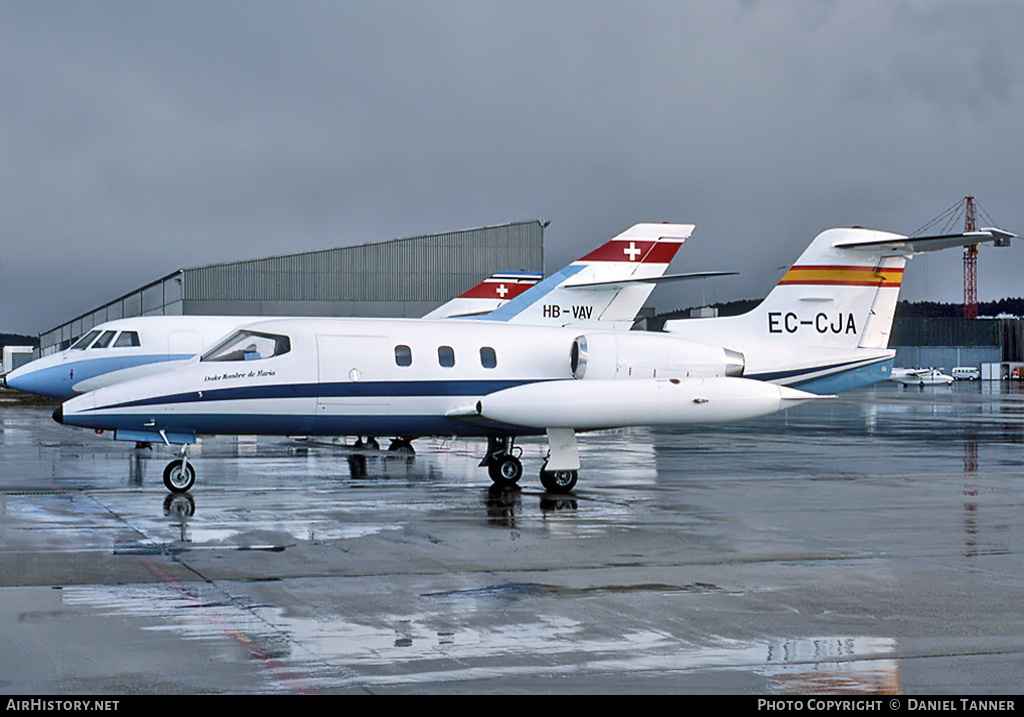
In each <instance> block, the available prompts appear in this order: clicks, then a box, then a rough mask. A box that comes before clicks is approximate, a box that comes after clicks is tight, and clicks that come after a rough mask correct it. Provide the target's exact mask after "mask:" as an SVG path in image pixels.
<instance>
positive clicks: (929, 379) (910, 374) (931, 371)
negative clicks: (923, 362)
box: [892, 368, 953, 386]
mask: <svg viewBox="0 0 1024 717" xmlns="http://www.w3.org/2000/svg"><path fill="white" fill-rule="evenodd" d="M892 380H893V381H895V382H896V383H902V384H903V385H905V386H926V385H927V386H934V385H939V384H941V385H945V386H948V385H950V384H951V383H953V377H952V376H950V375H948V374H945V373H942V371H940V370H939V369H937V368H906V369H900V370H899V372H898V373H897V370H896V369H893V373H892Z"/></svg>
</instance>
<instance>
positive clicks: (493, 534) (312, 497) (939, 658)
mask: <svg viewBox="0 0 1024 717" xmlns="http://www.w3.org/2000/svg"><path fill="white" fill-rule="evenodd" d="M0 420H2V431H0V461H2V462H0V636H2V637H0V645H2V649H0V692H2V693H5V694H82V693H88V694H108V695H109V694H139V693H187V694H197V693H321V694H332V693H374V694H406V693H417V694H423V693H428V694H450V693H506V694H518V693H525V694H534V693H620V694H621V693H634V694H638V693H691V694H696V693H718V694H768V695H788V694H809V693H822V692H826V693H832V694H835V693H848V694H869V693H886V694H942V693H951V694H1018V693H1019V692H1020V685H1021V675H1022V674H1024V600H1022V599H1021V596H1022V595H1024V530H1022V528H1024V497H1022V496H1024V478H1022V476H1024V389H1022V388H1021V387H1019V386H1017V385H1016V384H1014V385H1008V384H1002V385H1000V384H998V383H996V384H991V383H987V382H986V383H977V382H974V383H962V384H961V383H958V384H955V385H954V386H952V387H926V388H903V387H901V386H898V385H896V384H893V383H886V384H880V385H878V386H876V387H872V388H869V389H862V390H858V391H854V392H851V393H848V394H844V395H843V396H842V397H841V398H839V399H837V400H834V401H829V402H823V403H817V404H813V405H804V406H801V407H798V408H795V409H791V410H790V411H788V412H786V413H782V414H777V415H775V416H770V417H767V418H764V419H759V420H754V421H747V422H743V423H737V424H731V425H727V426H720V427H716V428H711V429H707V428H704V429H691V428H688V429H680V430H670V431H660V430H659V431H651V430H627V431H615V432H609V433H601V434H593V435H588V436H582V437H581V439H580V450H581V457H582V460H583V464H584V471H583V473H582V475H581V478H580V482H579V485H578V486H577V488H576V490H575V491H574V493H573V494H572V495H570V496H560V497H558V496H551V495H546V494H545V493H543V491H542V489H541V487H540V483H539V480H538V479H537V478H536V470H537V469H538V468H539V465H540V461H541V454H542V443H540V442H523V443H522V444H521V445H522V446H523V449H524V463H525V464H526V466H527V475H526V476H525V477H524V479H523V482H522V485H521V488H520V489H519V490H517V491H496V490H494V489H492V488H491V486H490V481H489V479H488V478H487V476H486V472H485V471H484V470H483V469H480V468H478V467H477V463H478V462H479V460H480V457H481V455H482V451H483V448H484V445H483V443H482V442H476V441H454V442H445V441H439V440H421V441H417V443H416V448H417V454H416V455H415V456H414V457H411V458H408V457H398V456H392V455H389V454H387V453H386V452H380V453H369V454H365V455H363V454H354V453H352V452H351V451H349V450H347V449H345V448H343V447H341V446H337V445H331V444H330V443H329V442H326V443H305V444H302V443H297V442H294V441H291V440H288V439H283V438H260V439H258V440H256V439H252V438H242V439H238V440H236V439H234V438H226V437H225V438H216V439H209V440H205V441H204V442H203V443H202V445H201V446H199V447H198V450H194V451H193V452H192V453H191V454H190V455H191V458H192V460H194V461H195V464H196V466H197V468H198V474H199V478H198V482H197V485H196V487H195V488H194V489H193V491H192V493H191V494H190V495H187V496H178V497H171V496H170V494H168V493H167V491H166V490H165V489H164V487H163V484H162V482H161V473H162V470H163V467H164V465H165V464H166V463H167V461H168V460H170V458H171V457H172V455H171V453H170V451H169V450H168V449H166V448H163V447H160V446H157V447H154V448H152V449H143V450H136V449H135V448H134V447H133V446H132V445H131V444H124V443H115V442H113V441H110V440H109V439H108V438H106V437H104V436H97V435H95V434H93V433H91V432H86V431H80V430H75V429H70V428H66V427H62V426H59V425H57V424H55V423H53V422H52V421H51V420H50V417H49V409H47V408H45V407H26V406H16V405H5V404H0Z"/></svg>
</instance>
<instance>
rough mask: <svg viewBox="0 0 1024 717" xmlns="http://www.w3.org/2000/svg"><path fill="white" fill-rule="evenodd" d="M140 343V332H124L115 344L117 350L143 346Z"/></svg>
mask: <svg viewBox="0 0 1024 717" xmlns="http://www.w3.org/2000/svg"><path fill="white" fill-rule="evenodd" d="M141 345H142V344H140V343H139V332H138V331H122V332H121V335H120V336H118V337H117V341H115V342H114V348H115V349H123V348H128V347H130V346H141Z"/></svg>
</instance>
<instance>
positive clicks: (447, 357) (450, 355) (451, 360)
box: [437, 346, 455, 368]
mask: <svg viewBox="0 0 1024 717" xmlns="http://www.w3.org/2000/svg"><path fill="white" fill-rule="evenodd" d="M437 362H438V363H439V364H441V366H442V367H443V368H451V367H452V366H454V365H455V349H453V348H452V347H451V346H438V347H437Z"/></svg>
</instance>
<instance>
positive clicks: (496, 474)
mask: <svg viewBox="0 0 1024 717" xmlns="http://www.w3.org/2000/svg"><path fill="white" fill-rule="evenodd" d="M550 438H551V436H550V435H549V443H551V441H550ZM513 441H514V439H513V437H512V436H488V438H487V455H485V456H484V459H483V460H482V461H480V465H481V466H486V467H487V474H488V475H489V476H490V477H491V481H493V482H494V485H495V486H497V487H499V488H511V487H513V486H515V485H517V484H518V483H519V479H520V478H522V477H523V462H522V460H520V456H521V455H522V450H521V449H518V452H517V449H516V448H515V447H514V445H513ZM572 449H573V451H574V452H575V437H573V442H572ZM552 450H553V451H554V450H555V445H554V444H553V443H552ZM552 458H554V456H552V457H549V459H548V460H547V461H544V465H543V466H542V467H541V469H540V483H541V485H542V486H544V489H545V490H547V491H548V492H549V493H568V492H569V491H571V490H572V489H573V488H575V487H576V482H577V480H579V470H576V469H565V468H557V469H554V470H548V463H549V461H550V460H551V459H552ZM577 460H578V459H577ZM563 463H564V461H563Z"/></svg>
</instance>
